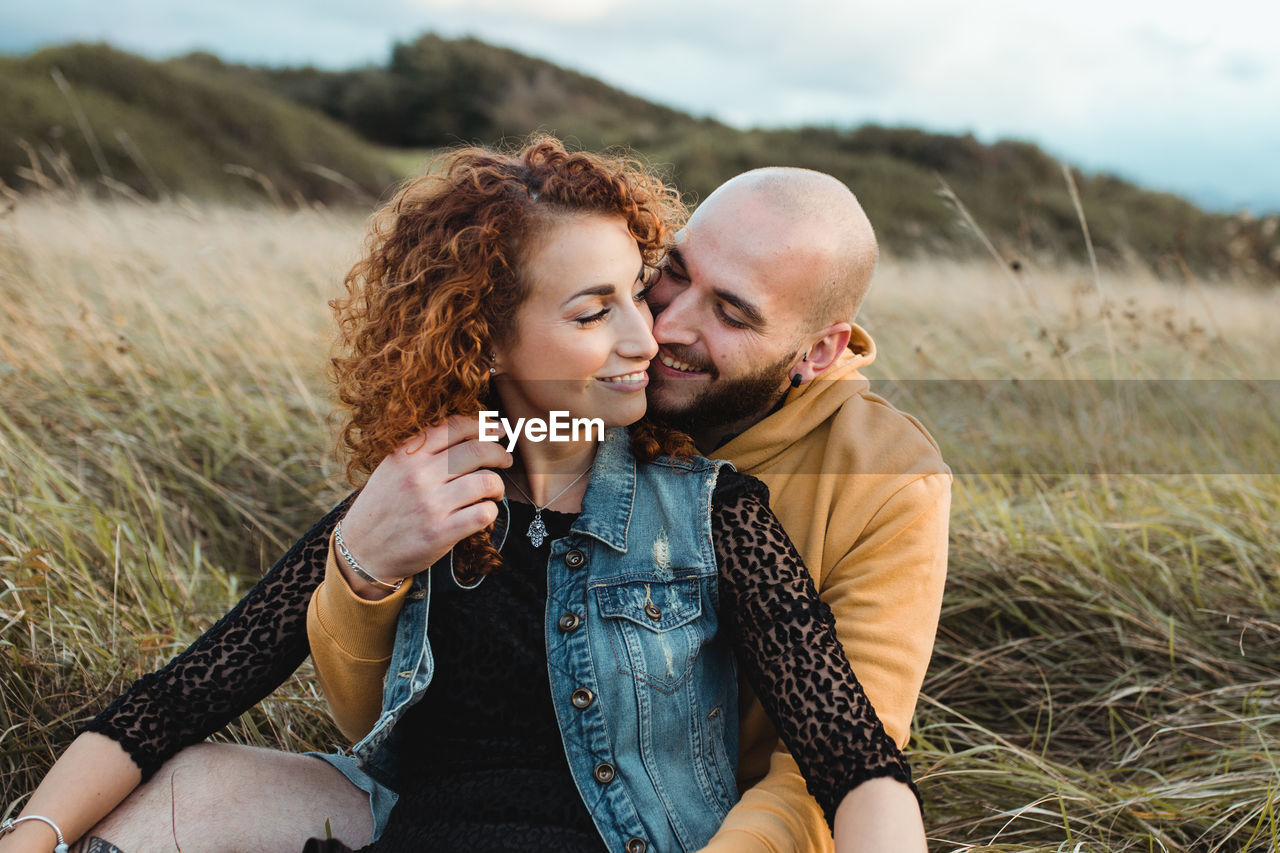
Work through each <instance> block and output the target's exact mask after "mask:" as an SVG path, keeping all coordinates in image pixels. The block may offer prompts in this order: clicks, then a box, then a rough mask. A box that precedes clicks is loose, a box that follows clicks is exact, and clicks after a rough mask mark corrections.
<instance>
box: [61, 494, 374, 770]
mask: <svg viewBox="0 0 1280 853" xmlns="http://www.w3.org/2000/svg"><path fill="white" fill-rule="evenodd" d="M354 497H355V496H354V495H352V496H350V497H348V498H346V500H344V501H343V502H342V503H340V504H338V506H336V507H335V508H334V509H333V510H331V511H330V512H329V514H328V515H326V516H325V517H324V518H322V519H321V520H320V521H319V522H317V523H316V525H315V526H314V527H312V528H311V529H310V530H308V531H307V532H306V533H305V534H304V535H303V537H302V538H301V539H299V540H298V541H297V542H296V543H294V545H293V547H291V548H290V549H289V551H288V552H287V553H286V554H285V555H284V556H283V557H281V558H280V560H279V561H278V562H277V563H276V564H275V565H274V566H272V567H271V571H269V572H267V574H266V575H264V576H263V578H262V580H260V581H259V582H258V583H257V584H256V585H255V586H254V587H253V589H251V590H249V592H248V594H246V595H245V597H244V598H242V599H241V600H240V602H239V603H238V604H236V606H235V607H233V608H232V609H231V611H230V612H229V613H227V614H226V615H225V616H223V617H222V618H221V619H220V620H218V622H217V623H216V624H215V625H214V626H213V627H211V628H210V629H209V630H208V631H205V632H204V633H203V634H202V635H200V637H199V638H198V639H197V640H196V641H195V642H194V643H192V644H191V645H190V646H189V647H187V649H186V650H185V651H183V652H182V653H181V654H180V655H178V656H177V657H175V658H174V659H173V660H171V661H170V662H169V663H168V664H167V665H166V666H165V667H164V668H163V669H160V670H158V671H156V672H153V673H150V674H148V675H144V676H143V677H142V678H140V679H138V680H137V681H135V682H134V683H133V685H132V686H131V687H130V688H129V689H128V690H127V691H126V692H125V693H124V694H123V695H122V696H120V697H119V698H118V699H116V700H115V701H114V702H112V703H111V704H110V705H108V706H107V708H106V709H105V710H103V711H102V713H100V714H98V716H96V717H94V718H93V719H92V720H91V721H90V722H89V723H88V725H86V726H85V728H84V731H90V732H97V733H99V734H102V735H106V736H107V737H109V738H111V739H112V740H114V741H116V742H117V743H119V744H120V746H121V747H122V748H123V749H124V750H125V752H127V753H128V754H129V757H130V758H132V759H133V762H134V764H136V765H138V768H139V769H140V770H141V771H142V780H143V781H144V782H145V781H146V780H147V779H149V778H151V776H152V774H154V773H155V772H156V770H158V769H159V768H160V765H162V764H164V762H165V761H167V760H168V759H170V758H171V757H173V755H175V754H176V753H177V752H178V751H179V750H180V749H183V748H184V747H187V746H190V745H191V744H194V743H198V742H199V741H201V740H204V739H205V738H206V737H208V736H209V735H210V734H213V733H214V732H216V731H217V730H218V729H220V728H222V727H223V726H225V725H226V724H227V723H229V722H231V721H232V720H234V719H235V718H236V717H237V716H239V715H240V714H242V713H244V712H245V711H247V710H248V709H249V708H251V707H253V706H254V705H256V704H257V703H258V702H259V701H261V700H262V698H263V697H265V696H266V695H267V694H268V693H270V692H271V691H272V690H274V689H275V688H277V687H279V686H280V685H281V684H282V683H284V681H285V679H287V678H288V677H289V676H290V675H291V674H292V673H293V671H294V670H295V669H297V668H298V666H299V665H300V664H301V663H302V662H303V661H304V660H306V657H307V654H308V653H309V651H310V649H309V647H308V645H307V602H309V601H310V600H311V593H312V592H313V591H314V590H315V588H316V587H317V586H318V585H319V584H320V581H321V580H323V579H324V567H325V557H326V555H327V554H328V550H329V533H330V531H332V530H333V526H334V525H335V524H337V523H338V519H340V518H342V516H343V515H344V514H345V513H346V511H347V506H348V505H349V504H350V503H351V501H352V499H353V498H354Z"/></svg>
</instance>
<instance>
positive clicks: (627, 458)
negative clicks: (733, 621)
mask: <svg viewBox="0 0 1280 853" xmlns="http://www.w3.org/2000/svg"><path fill="white" fill-rule="evenodd" d="M726 464H728V463H725V462H712V461H710V460H707V459H703V458H701V457H695V458H693V459H676V460H670V459H665V458H664V459H660V460H657V461H655V462H653V463H651V464H647V465H638V464H637V463H636V461H635V459H634V458H633V457H632V455H631V450H630V438H629V435H628V433H627V431H626V430H625V429H611V430H608V431H607V433H606V436H605V441H604V443H603V444H602V446H601V447H600V450H599V452H598V454H597V455H596V461H595V468H594V469H593V470H592V472H591V479H590V480H589V482H588V485H587V492H586V495H585V497H584V498H583V501H582V506H583V510H582V514H581V515H580V516H579V517H578V518H577V519H576V520H575V521H574V522H573V525H572V527H571V528H570V531H569V535H568V536H566V537H565V538H563V539H557V540H555V541H553V542H552V543H551V556H550V558H549V559H548V561H547V606H546V613H545V615H544V619H543V624H544V630H545V635H546V646H547V669H548V673H549V675H550V679H551V694H552V701H553V702H554V704H555V711H556V717H557V719H558V721H559V724H560V735H561V739H562V741H563V743H564V749H565V755H566V756H567V757H568V760H569V767H570V770H571V771H572V773H573V777H574V781H575V782H576V784H577V787H578V791H579V793H580V794H581V795H582V800H583V802H584V803H586V806H587V809H588V810H589V811H590V812H591V815H592V817H593V819H594V820H595V824H596V828H597V829H599V831H600V834H601V836H602V837H603V838H604V840H605V843H606V845H607V849H608V850H610V851H617V853H644V851H646V850H647V851H648V853H655V851H662V853H668V851H688V850H697V849H698V848H700V847H702V846H703V845H705V844H706V842H707V841H708V840H710V838H711V836H712V835H713V834H714V833H715V831H716V830H717V829H718V828H719V827H720V824H721V822H722V821H723V820H724V816H725V814H726V813H727V812H728V811H729V808H730V807H731V806H732V805H733V804H734V802H736V801H737V798H738V794H737V782H736V777H737V750H738V731H737V728H738V709H737V701H738V685H737V671H736V668H735V663H734V657H733V650H732V648H731V646H730V644H729V641H728V639H727V638H726V637H724V636H722V635H721V634H719V633H718V631H717V622H718V617H717V611H718V604H719V586H718V574H717V567H716V557H715V549H714V546H713V544H712V541H711V496H712V492H713V491H714V488H715V482H716V473H717V471H718V470H719V468H720V466H721V465H726ZM503 504H504V507H503V508H504V510H506V506H505V504H506V501H505V499H504V501H503ZM508 517H509V515H508V514H507V513H506V512H503V513H499V521H498V524H497V525H496V527H495V530H494V541H495V543H499V545H500V544H501V543H502V542H503V541H505V537H506V533H507V530H506V519H507V518H508ZM516 535H523V531H519V532H517V534H516ZM451 558H452V557H450V559H451ZM447 563H448V561H442V563H441V564H438V565H437V566H435V567H434V568H433V569H432V570H431V571H429V572H424V573H422V574H420V575H418V576H417V577H416V578H415V579H414V581H413V589H412V590H411V591H410V592H409V594H408V596H407V598H406V602H405V605H404V607H403V609H402V610H401V613H400V618H399V623H398V626H397V632H396V643H395V650H394V652H393V653H392V657H391V663H390V668H389V669H388V671H387V678H386V681H385V683H384V688H383V695H382V709H383V710H382V715H381V717H380V718H379V719H378V722H377V723H376V724H375V725H374V727H373V729H372V730H371V731H370V732H369V734H368V735H367V736H366V737H365V738H364V739H363V740H362V741H361V742H360V743H358V744H356V746H355V748H354V750H353V753H354V754H355V756H356V757H357V758H358V759H359V761H360V763H361V765H362V766H363V767H364V768H365V769H366V770H367V771H368V772H369V773H370V774H371V775H373V776H374V777H375V778H377V779H379V780H380V781H382V782H383V783H384V784H387V785H391V784H392V783H393V782H394V779H395V769H396V756H397V749H396V743H395V741H396V737H395V725H396V722H397V721H398V720H399V719H400V718H401V717H402V716H403V715H404V713H405V712H406V711H407V710H408V709H409V708H410V707H411V706H412V705H413V704H414V703H415V702H417V701H418V700H419V699H420V698H421V697H422V695H423V692H424V691H425V690H426V689H427V686H428V685H429V684H430V683H431V676H432V672H433V671H434V661H433V659H432V656H431V646H430V644H429V643H428V642H427V616H428V612H429V610H430V601H431V584H432V583H433V582H435V583H451V582H452V581H451V580H450V578H449V568H450V567H449V565H448V564H447Z"/></svg>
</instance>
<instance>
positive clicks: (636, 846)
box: [623, 838, 649, 853]
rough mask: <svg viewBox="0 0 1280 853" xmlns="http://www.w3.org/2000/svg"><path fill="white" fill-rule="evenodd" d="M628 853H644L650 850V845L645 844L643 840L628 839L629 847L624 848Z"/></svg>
mask: <svg viewBox="0 0 1280 853" xmlns="http://www.w3.org/2000/svg"><path fill="white" fill-rule="evenodd" d="M623 849H624V850H626V851H627V853H644V851H646V850H648V849H649V845H648V844H645V842H644V839H643V838H628V839H627V846H626V847H624V848H623Z"/></svg>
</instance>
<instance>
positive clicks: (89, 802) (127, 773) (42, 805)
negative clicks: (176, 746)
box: [0, 732, 142, 853]
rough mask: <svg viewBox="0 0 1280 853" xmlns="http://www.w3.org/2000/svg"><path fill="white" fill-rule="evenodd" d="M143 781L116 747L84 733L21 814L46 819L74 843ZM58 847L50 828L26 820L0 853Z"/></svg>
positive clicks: (2, 842) (0, 843)
mask: <svg viewBox="0 0 1280 853" xmlns="http://www.w3.org/2000/svg"><path fill="white" fill-rule="evenodd" d="M141 780H142V773H141V771H139V770H138V766H137V765H136V764H134V763H133V759H131V758H130V757H129V754H128V753H127V752H125V751H124V750H123V749H121V748H120V745H119V744H118V743H116V742H115V741H113V740H111V739H110V738H107V737H104V736H102V735H100V734H97V733H96V732H86V733H85V734H82V735H80V736H79V737H78V738H76V739H75V740H74V741H72V742H71V746H69V747H67V751H66V752H64V753H63V754H62V756H61V757H60V758H59V759H58V760H57V761H56V762H55V763H54V765H53V767H51V768H49V772H48V774H46V775H45V777H44V780H43V781H41V782H40V786H39V787H38V788H36V791H35V793H34V794H32V795H31V799H30V800H28V801H27V805H26V808H24V809H23V810H22V813H23V814H38V815H44V816H45V817H47V818H50V819H51V820H53V821H54V822H56V823H57V824H58V828H59V829H61V830H62V834H63V836H64V837H65V838H66V840H67V843H68V844H72V843H74V842H75V840H76V839H77V838H79V837H80V836H81V835H83V834H84V833H86V832H88V831H89V830H90V829H91V828H92V827H93V826H94V825H95V824H97V823H98V821H100V820H102V819H103V818H104V817H106V816H107V814H108V813H109V812H110V811H111V810H112V809H114V808H115V807H116V806H118V805H120V803H121V802H123V801H124V798H125V797H127V796H129V794H130V793H131V792H132V791H133V789H134V788H136V787H137V786H138V782H140V781H141ZM56 843H57V839H56V838H55V837H54V834H53V830H52V829H50V828H49V826H48V824H45V823H42V822H40V821H37V820H28V821H23V822H22V823H21V824H19V825H18V826H17V827H15V828H14V831H13V832H11V833H10V834H9V835H6V836H5V837H4V838H0V853H10V851H12V853H26V851H33V853H35V852H36V851H38V853H49V851H51V850H53V845H54V844H56Z"/></svg>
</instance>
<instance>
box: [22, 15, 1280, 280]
mask: <svg viewBox="0 0 1280 853" xmlns="http://www.w3.org/2000/svg"><path fill="white" fill-rule="evenodd" d="M54 68H57V69H60V71H61V72H62V74H63V75H64V76H65V78H66V79H67V80H68V81H70V85H71V87H72V90H73V91H74V93H75V98H76V100H78V101H79V102H80V103H81V104H82V105H83V109H84V113H85V115H86V117H87V120H88V124H89V125H90V126H91V127H92V128H94V130H95V133H96V134H97V136H98V139H99V142H100V145H101V147H102V150H103V154H102V159H103V160H104V161H105V162H106V164H107V166H108V167H109V170H110V174H111V176H112V177H113V178H114V179H115V180H117V181H120V182H122V183H123V184H126V185H128V186H129V187H132V188H133V189H134V190H136V191H138V192H140V193H142V194H144V195H156V194H159V193H162V192H164V191H165V189H168V190H173V191H181V192H185V193H189V194H192V195H224V196H225V195H228V194H246V193H250V192H257V193H259V194H260V193H261V192H262V189H261V187H260V186H259V184H263V185H265V184H267V183H268V182H269V184H270V185H271V186H273V187H274V188H275V191H276V192H277V193H278V194H279V195H281V196H283V197H284V198H286V199H289V198H293V197H297V198H300V199H306V200H311V199H318V200H321V201H325V202H334V201H340V200H347V199H353V198H359V199H360V201H361V203H367V200H368V198H370V197H375V196H378V195H380V194H381V193H382V192H383V191H384V190H385V188H386V186H387V185H388V183H389V182H390V181H391V180H392V179H393V178H394V177H395V175H393V172H395V171H396V165H397V164H399V165H400V167H401V169H404V168H410V169H411V168H416V167H418V165H419V164H420V163H421V162H422V160H423V156H422V152H423V151H424V150H425V149H434V148H439V147H442V146H449V145H456V144H459V143H463V142H484V143H495V142H500V141H502V140H504V139H506V140H511V139H519V138H521V137H524V136H525V135H527V134H529V133H530V132H533V131H537V130H544V131H550V132H553V133H556V134H557V135H559V136H562V137H564V138H566V139H568V140H570V141H571V142H572V143H575V144H578V145H581V146H583V147H586V148H592V149H599V148H603V147H606V146H613V145H618V146H625V147H628V148H631V149H633V150H635V151H637V152H639V153H640V154H641V155H642V156H644V157H645V158H646V159H647V160H649V161H650V162H653V163H655V164H661V165H664V166H666V167H667V168H668V172H669V175H670V177H671V178H672V179H673V180H674V181H675V183H676V184H677V185H678V186H679V187H680V188H681V189H682V190H684V191H685V192H686V193H687V194H688V196H689V198H690V200H691V201H696V200H697V199H699V198H704V197H705V196H706V195H707V193H709V192H710V191H711V190H712V189H713V188H714V187H715V186H716V185H718V184H719V183H720V182H721V181H723V180H724V179H725V178H727V177H729V176H731V175H733V174H735V173H737V172H740V171H743V170H745V169H749V168H753V167H756V166H763V165H774V164H776V165H796V166H806V167H809V168H814V169H820V170H822V171H826V172H830V173H832V174H834V175H836V176H837V177H839V178H841V179H842V180H844V181H845V182H846V183H848V184H849V186H850V187H852V188H853V189H854V191H855V192H856V193H857V194H858V197H859V198H860V199H861V200H862V202H863V204H864V206H865V207H866V209H867V212H868V214H869V215H870V216H871V219H872V221H873V222H874V223H875V225H876V228H877V231H878V232H879V234H880V237H881V241H882V243H883V244H884V246H885V247H886V248H887V249H888V250H889V251H891V252H894V253H896V254H899V255H908V254H916V253H939V252H942V253H947V254H969V253H974V252H980V251H984V249H983V247H982V244H981V243H980V242H979V240H978V239H977V238H976V237H975V236H974V235H973V234H972V233H971V231H970V230H969V228H968V227H967V226H966V225H965V224H964V219H963V217H962V216H961V215H959V213H958V211H957V210H956V208H955V206H954V204H953V202H951V201H950V200H948V199H946V198H943V197H942V196H940V194H939V190H940V189H941V187H942V185H943V183H942V182H944V181H945V183H946V184H947V185H948V186H950V187H951V188H952V189H953V190H954V192H955V195H956V197H958V198H959V199H960V200H961V201H962V202H963V204H964V205H965V206H966V207H967V208H968V210H969V211H970V212H971V214H972V216H973V218H974V219H975V220H976V222H977V223H978V224H979V225H980V226H981V228H982V229H983V230H984V231H985V232H986V233H987V234H988V235H989V236H990V238H991V240H992V242H993V243H994V245H995V247H996V248H997V250H998V251H999V253H1000V254H1001V255H1002V256H1003V257H1004V258H1006V259H1007V260H1008V261H1010V262H1011V263H1013V262H1015V261H1018V260H1021V259H1025V258H1037V257H1048V258H1054V259H1058V258H1063V257H1068V258H1071V259H1074V260H1077V261H1081V262H1082V261H1083V260H1084V259H1085V257H1086V248H1085V245H1084V238H1083V233H1082V230H1081V228H1080V223H1079V218H1078V216H1077V214H1076V211H1075V207H1074V205H1073V203H1072V200H1071V197H1070V195H1069V190H1068V187H1067V183H1066V181H1065V179H1064V176H1063V172H1062V168H1061V166H1060V165H1059V163H1058V162H1057V161H1055V160H1054V159H1053V158H1052V157H1050V156H1049V155H1047V154H1046V153H1045V152H1043V151H1042V150H1040V149H1039V148H1038V147H1036V146H1035V145H1032V144H1029V143H1025V142H1017V141H1001V142H998V143H996V144H994V145H985V144H982V143H980V142H978V141H977V140H975V139H974V138H973V137H971V136H950V135H945V134H935V133H927V132H924V131H920V130H915V129H910V128H886V127H878V126H873V125H872V126H864V127H860V128H849V129H844V128H835V127H799V128H784V129H751V130H739V129H736V128H733V127H730V126H728V125H725V124H722V123H720V122H717V121H715V120H712V119H708V118H698V117H695V116H692V115H689V114H688V113H684V112H681V111H679V110H674V109H671V108H669V107H665V106H661V105H659V104H655V103H652V102H650V101H646V100H644V99H641V98H638V97H635V96H633V95H630V94H627V93H626V92H622V91H620V90H618V89H616V88H613V87H611V86H608V85H606V84H604V83H602V82H601V81H599V80H596V79H593V78H591V77H588V76H586V75H583V74H579V73H577V72H574V71H570V70H567V69H563V68H560V67H558V66H556V65H554V64H552V63H550V62H547V61H545V60H541V59H536V58H533V57H529V56H525V55H523V54H520V53H518V52H516V51H513V50H508V49H505V48H499V47H494V46H492V45H488V44H486V43H484V42H481V41H478V40H476V39H443V38H440V37H438V36H435V35H425V36H422V37H421V38H418V39H417V40H415V41H412V42H407V43H402V44H398V45H396V46H395V47H394V49H393V50H392V54H391V57H390V58H389V60H388V62H387V64H386V65H385V66H380V67H375V66H369V67H365V68H358V69H352V70H348V71H336V72H335V71H322V70H318V69H315V68H284V69H273V68H258V67H248V66H241V65H231V64H227V63H224V62H222V61H221V60H220V59H218V58H217V57H215V56H212V55H210V54H203V53H202V54H192V55H189V56H186V57H183V58H180V59H174V60H169V61H166V62H160V63H155V62H149V61H147V60H144V59H140V58H138V57H135V56H131V55H129V54H126V53H122V52H120V51H116V50H113V49H111V48H108V47H105V46H86V45H73V46H69V47H62V48H54V49H50V50H45V51H42V52H40V53H37V54H35V55H33V56H31V57H28V58H23V59H14V58H0V79H3V80H4V84H3V88H0V123H2V124H3V126H4V127H5V128H6V132H3V133H0V178H3V179H4V180H5V181H6V182H8V183H10V184H11V185H15V186H24V185H27V184H28V183H29V182H28V181H25V180H24V179H23V177H22V175H23V174H24V173H23V172H21V171H20V170H21V169H23V168H30V167H29V164H28V161H29V159H30V154H29V153H28V152H27V151H25V150H24V149H23V148H22V147H21V146H20V145H19V144H18V142H17V140H18V139H22V140H26V141H27V142H28V143H32V144H36V145H37V146H39V147H40V149H41V151H43V152H44V154H43V156H42V159H43V160H44V161H45V167H44V168H45V169H46V171H48V170H50V166H49V165H48V161H49V159H50V158H51V157H52V158H56V157H57V154H58V152H65V154H66V159H67V163H68V167H67V168H68V169H69V170H70V171H73V172H74V173H75V174H77V175H79V176H81V178H82V179H84V178H88V179H91V180H97V178H98V176H99V175H100V173H101V172H103V171H105V170H104V169H103V168H102V167H100V166H99V165H98V164H97V162H96V161H95V158H94V157H93V154H92V151H91V150H90V146H89V145H88V144H87V143H86V141H85V135H84V133H83V132H82V131H81V130H80V129H79V125H78V123H77V122H76V121H75V118H74V114H73V111H72V107H71V103H70V102H69V100H68V98H67V97H66V96H65V95H64V94H63V93H62V92H61V91H59V89H58V87H57V86H56V85H55V83H54V81H53V79H52V78H51V76H50V75H51V72H52V71H53V69H54ZM121 130H123V131H124V133H125V134H127V135H121V134H120V133H119V131H121ZM396 150H399V151H400V152H401V153H400V155H399V156H396V154H395V153H394V152H395V151H396ZM143 162H145V164H147V165H142V163H143ZM228 164H230V166H231V168H232V171H233V173H228V171H227V167H228ZM406 164H407V165H406ZM152 172H154V177H153V176H152V175H151V173H152ZM1073 175H1074V178H1075V181H1076V183H1077V185H1078V187H1079V191H1080V194H1081V197H1082V200H1083V207H1084V211H1085V214H1086V218H1087V220H1088V222H1089V226H1090V230H1091V234H1092V237H1093V240H1094V242H1095V244H1096V248H1097V251H1098V255H1099V259H1100V260H1101V261H1102V262H1104V263H1109V262H1110V263H1114V262H1119V261H1134V260H1137V261H1141V262H1144V263H1147V264H1149V265H1152V266H1155V267H1157V268H1160V269H1161V270H1162V271H1163V272H1165V273H1174V274H1176V273H1179V272H1180V271H1182V270H1183V268H1184V266H1183V265H1185V266H1186V268H1189V269H1190V270H1193V271H1196V272H1206V271H1214V272H1224V271H1228V270H1231V271H1243V272H1245V273H1248V274H1252V275H1259V274H1261V275H1265V276H1268V277H1272V278H1275V277H1280V234H1278V233H1277V231H1280V228H1278V227H1277V222H1276V219H1277V217H1271V218H1269V219H1264V220H1261V221H1253V220H1249V219H1247V218H1244V217H1240V216H1230V215H1222V214H1212V213H1207V212H1205V211H1202V210H1200V209H1198V208H1197V207H1195V206H1194V205H1192V204H1190V203H1189V202H1187V201H1185V200H1183V199H1181V198H1178V197H1176V196H1173V195H1168V194H1164V193H1154V192H1150V191H1147V190H1143V189H1141V188H1139V187H1137V186H1134V185H1132V184H1130V183H1127V182H1125V181H1122V180H1119V179H1117V178H1115V177H1111V176H1107V175H1083V174H1080V173H1079V172H1073ZM254 176H261V179H260V180H256V181H255V179H254Z"/></svg>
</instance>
